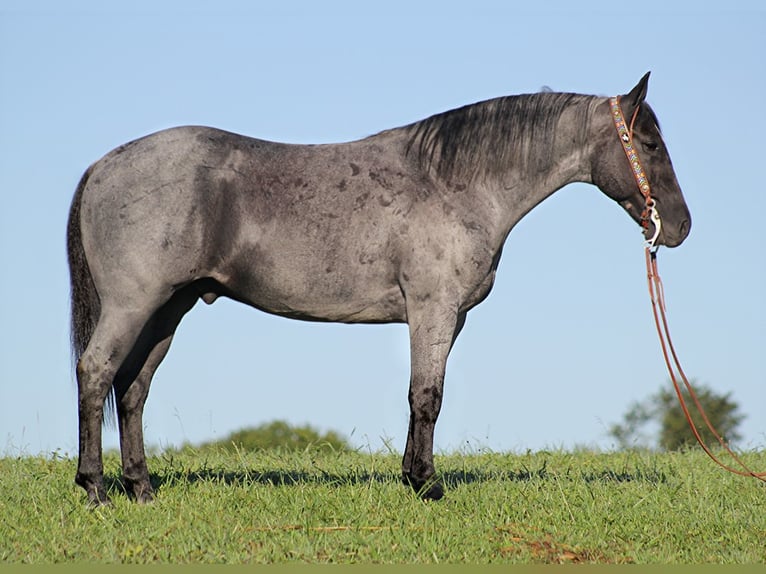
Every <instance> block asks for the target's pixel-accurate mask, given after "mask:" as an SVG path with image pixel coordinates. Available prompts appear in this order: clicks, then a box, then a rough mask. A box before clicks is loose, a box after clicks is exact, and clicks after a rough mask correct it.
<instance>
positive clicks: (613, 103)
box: [609, 96, 766, 482]
mask: <svg viewBox="0 0 766 574" xmlns="http://www.w3.org/2000/svg"><path fill="white" fill-rule="evenodd" d="M609 105H610V107H611V110H612V119H613V120H614V126H615V128H617V135H618V136H619V138H620V143H621V144H622V149H623V150H624V151H625V155H626V156H627V158H628V162H630V167H631V171H632V172H633V177H634V178H635V180H636V184H637V185H638V189H639V191H640V192H641V195H643V196H644V211H643V212H642V213H641V226H642V227H643V228H644V229H648V227H649V222H650V221H651V222H652V223H653V224H654V235H652V237H651V238H650V239H648V240H647V241H646V243H645V249H644V251H645V252H646V272H647V282H648V286H649V297H650V298H651V301H652V313H653V314H654V323H655V326H656V327H657V334H658V335H659V338H660V346H661V347H662V354H663V357H664V359H665V365H666V366H667V368H668V373H670V380H671V381H672V382H673V388H674V389H675V391H676V397H677V398H678V402H679V403H680V405H681V410H682V411H683V413H684V416H685V417H686V422H687V423H688V424H689V427H690V428H691V430H692V433H693V434H694V438H695V439H696V440H697V443H699V445H700V446H701V447H702V449H703V450H704V451H705V453H707V455H708V456H709V457H710V458H711V459H713V461H715V463H716V464H718V465H719V466H721V467H723V468H724V469H726V470H728V471H729V472H733V473H734V474H739V475H741V476H752V477H753V478H757V479H758V480H761V481H763V482H766V472H754V471H753V470H751V469H750V468H749V467H748V466H747V465H746V464H745V463H744V461H742V459H741V458H740V457H739V456H738V455H737V454H736V453H735V452H734V451H733V450H731V448H730V447H729V445H728V444H727V443H726V441H725V440H724V438H723V437H722V436H721V435H720V434H719V433H718V431H716V430H715V428H714V427H713V425H712V424H711V422H710V419H709V418H708V416H707V415H706V414H705V411H704V409H703V408H702V405H701V403H700V401H699V399H698V398H697V394H696V393H695V392H694V389H693V388H692V386H691V384H690V383H689V379H688V378H687V377H686V374H685V373H684V371H683V369H682V368H681V363H680V361H679V360H678V356H677V355H676V350H675V349H674V348H673V341H672V340H671V338H670V330H669V329H668V320H667V317H666V316H665V291H664V289H663V286H662V279H660V274H659V270H658V269H657V249H658V247H659V246H658V245H656V243H657V238H658V237H659V235H660V226H661V224H662V223H661V220H660V214H659V213H658V212H657V202H656V201H655V200H654V198H652V190H651V187H650V185H649V180H648V179H647V177H646V173H644V168H643V167H641V160H640V159H639V157H638V151H637V150H636V148H635V147H634V146H633V124H634V123H635V121H636V117H637V116H638V107H636V111H634V112H633V117H632V118H631V120H630V126H628V125H627V124H626V122H625V118H624V116H623V115H622V109H621V108H620V98H619V96H616V97H613V98H610V100H609ZM671 357H672V363H671ZM673 364H674V365H675V369H674V368H673ZM676 370H677V371H678V378H680V379H681V380H682V382H683V385H684V387H685V388H686V390H687V391H688V393H689V396H690V397H691V399H692V402H693V404H694V407H695V408H696V409H697V412H699V414H700V416H701V418H702V420H703V421H704V423H705V426H707V428H708V430H709V431H710V432H711V434H712V435H713V436H714V437H715V439H716V440H717V441H718V443H719V444H720V445H721V447H723V449H724V450H725V451H726V453H727V454H728V455H729V456H731V458H732V459H733V460H734V461H735V462H736V463H737V465H739V466H740V467H741V468H735V467H732V466H730V465H727V464H725V463H724V462H722V461H721V460H720V459H719V458H718V457H717V456H716V455H715V454H714V453H713V452H712V450H711V449H710V447H708V445H707V444H705V441H704V439H703V438H702V436H701V435H700V432H699V430H698V429H697V425H696V424H695V423H694V421H693V420H692V417H691V413H690V412H689V407H688V406H687V404H686V400H685V399H684V397H683V394H682V391H681V385H680V384H679V383H678V380H677V378H676V373H675V371H676Z"/></svg>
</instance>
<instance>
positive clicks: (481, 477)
mask: <svg viewBox="0 0 766 574" xmlns="http://www.w3.org/2000/svg"><path fill="white" fill-rule="evenodd" d="M438 476H439V478H440V479H441V481H442V483H443V484H444V486H445V487H446V488H448V489H451V490H452V489H456V488H458V487H460V486H464V485H470V484H476V483H487V482H498V481H500V482H510V483H524V482H533V481H539V482H553V481H557V480H566V481H577V480H579V481H582V482H585V483H594V482H601V483H604V482H606V483H609V482H611V483H628V482H644V483H649V484H659V483H665V482H667V475H666V474H665V472H663V471H659V470H656V469H650V470H644V469H640V468H636V469H634V470H632V471H629V470H627V469H622V470H613V469H608V468H607V469H604V470H601V471H588V472H572V471H567V472H565V473H563V474H562V473H555V472H553V473H552V472H549V471H548V470H547V467H546V465H545V464H543V466H542V467H540V468H539V469H536V470H530V469H527V468H522V469H519V470H505V471H497V470H489V471H485V470H480V469H470V470H466V469H461V470H445V471H443V472H441V473H439V474H438ZM149 477H150V482H151V484H152V487H153V488H154V490H155V491H156V492H160V491H161V490H162V489H163V488H166V487H170V486H172V485H177V484H187V485H193V484H196V483H202V482H214V483H221V484H224V485H226V486H250V485H267V486H272V487H275V488H280V487H293V486H300V485H310V484H323V485H335V486H349V485H350V486H354V485H359V484H371V483H378V484H390V483H398V484H401V483H402V475H401V474H399V473H397V472H393V471H388V472H386V471H370V472H367V471H361V472H360V471H358V470H349V471H348V472H342V473H337V472H326V471H322V470H312V471H306V470H266V471H258V470H248V469H241V470H235V471H231V470H223V469H216V468H201V469H197V470H175V469H172V470H166V471H163V472H152V473H150V475H149ZM105 482H106V486H107V489H108V490H110V491H116V492H122V493H123V494H127V489H126V488H125V485H124V482H123V480H122V477H121V476H120V475H117V474H108V475H106V476H105Z"/></svg>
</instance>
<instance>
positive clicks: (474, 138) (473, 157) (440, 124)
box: [406, 92, 593, 180]
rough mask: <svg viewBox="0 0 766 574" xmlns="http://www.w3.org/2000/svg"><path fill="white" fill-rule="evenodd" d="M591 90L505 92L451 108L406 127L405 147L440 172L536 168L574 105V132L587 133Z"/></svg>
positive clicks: (463, 174)
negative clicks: (565, 115) (533, 92)
mask: <svg viewBox="0 0 766 574" xmlns="http://www.w3.org/2000/svg"><path fill="white" fill-rule="evenodd" d="M592 100H593V97H592V96H584V95H580V94H568V93H551V92H544V93H538V94H524V95H519V96H506V97H501V98H495V99H491V100H486V101H483V102H479V103H476V104H471V105H467V106H464V107H461V108H457V109H454V110H450V111H447V112H444V113H441V114H437V115H434V116H431V117H429V118H426V119H425V120H422V121H419V122H416V123H414V124H411V125H409V126H407V127H406V129H408V130H409V132H410V140H409V144H408V148H407V153H408V154H410V153H414V154H415V156H416V158H417V161H418V162H419V163H420V165H421V167H423V168H424V169H433V170H434V171H435V172H436V173H437V174H438V175H439V176H440V177H442V178H444V179H447V180H450V179H453V178H461V179H462V178H465V179H469V180H470V179H473V178H475V177H477V176H478V177H481V176H484V177H486V176H492V175H497V174H499V173H501V172H503V171H506V170H507V169H508V166H509V165H514V164H515V165H519V166H520V167H522V169H533V170H534V171H537V172H540V171H544V170H546V169H548V168H549V167H550V164H551V161H552V155H551V153H552V151H553V143H554V140H555V137H556V126H557V124H558V122H559V119H560V118H561V115H562V114H563V113H564V111H565V110H567V109H569V108H571V107H575V108H576V111H575V121H576V122H577V123H578V124H579V126H580V127H579V129H578V130H577V133H578V134H581V135H582V137H583V141H581V142H577V143H578V144H582V143H584V137H585V134H586V133H587V122H588V117H589V113H588V112H589V106H588V103H589V102H591V101H592Z"/></svg>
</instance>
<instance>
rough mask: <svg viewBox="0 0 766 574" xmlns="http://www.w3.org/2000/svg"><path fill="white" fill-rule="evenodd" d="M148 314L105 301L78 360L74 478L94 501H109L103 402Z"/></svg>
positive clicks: (107, 502)
mask: <svg viewBox="0 0 766 574" xmlns="http://www.w3.org/2000/svg"><path fill="white" fill-rule="evenodd" d="M149 315H150V313H146V312H140V311H135V310H132V311H128V310H124V309H120V308H116V307H114V306H111V307H110V306H107V305H105V306H104V307H103V308H102V310H101V316H100V317H99V320H98V324H97V325H96V328H95V330H94V331H93V335H92V336H91V339H90V341H89V343H88V347H87V348H86V349H85V352H84V353H83V354H82V356H81V357H80V360H79V361H78V363H77V391H78V411H79V421H80V438H79V459H78V464H77V474H76V475H75V482H76V483H77V484H79V485H80V486H81V487H83V488H84V489H85V491H86V492H87V493H88V500H89V502H90V503H91V504H94V505H101V504H109V502H110V501H109V497H108V496H107V494H106V489H105V488H104V466H103V461H102V456H101V455H102V451H101V425H102V421H103V413H104V402H105V400H106V397H107V395H108V394H109V390H110V389H111V388H112V385H113V384H114V381H115V377H116V376H117V373H118V371H119V370H120V369H121V367H122V366H123V363H124V362H125V360H126V358H127V357H128V355H129V354H130V352H131V350H132V348H133V346H134V344H135V341H136V340H137V339H138V336H139V333H140V332H141V330H142V329H143V328H144V326H145V324H146V321H147V319H148V317H149Z"/></svg>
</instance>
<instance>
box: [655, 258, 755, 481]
mask: <svg viewBox="0 0 766 574" xmlns="http://www.w3.org/2000/svg"><path fill="white" fill-rule="evenodd" d="M645 251H646V278H647V282H648V284H649V296H650V297H651V300H652V313H653V314H654V323H655V325H656V326H657V335H658V336H659V338H660V345H661V346H662V355H663V357H665V365H667V367H668V373H670V380H671V381H673V387H674V388H675V390H676V396H677V397H678V402H679V403H680V404H681V409H682V410H683V412H684V416H685V417H686V422H688V423H689V428H691V429H692V432H693V433H694V438H695V439H697V442H698V443H699V445H700V446H701V447H702V449H703V450H704V451H705V452H706V453H707V455H708V456H709V457H710V458H711V459H713V461H715V463H716V464H718V465H719V466H721V467H723V468H725V469H726V470H728V471H729V472H733V473H734V474H739V475H741V476H752V477H755V478H757V479H758V480H762V481H763V482H766V472H753V471H752V470H750V468H748V466H747V465H746V464H745V463H744V462H743V461H742V459H741V458H740V457H739V456H738V455H737V454H736V453H735V452H734V451H733V450H732V449H731V448H730V447H729V445H728V444H727V443H726V441H725V440H724V439H723V438H722V437H721V435H720V434H719V433H718V431H716V430H715V428H714V427H713V425H712V424H711V422H710V419H708V417H707V414H705V410H704V409H703V408H702V404H700V401H699V399H698V398H697V394H696V393H695V392H694V389H693V388H692V386H691V384H690V383H689V379H687V378H686V374H685V373H684V371H683V369H682V368H681V363H680V362H679V360H678V355H676V350H675V348H674V347H673V341H672V340H671V338H670V331H669V330H668V320H667V317H666V315H665V292H664V290H663V288H662V279H660V274H659V271H658V270H657V253H656V252H655V251H652V249H651V248H650V247H648V246H647V247H646V249H645ZM671 357H672V358H673V363H674V364H675V366H676V369H677V370H678V375H679V377H680V379H681V380H682V381H683V384H684V386H685V387H686V390H687V391H688V392H689V396H690V397H691V399H692V402H693V403H694V406H695V408H696V409H697V412H698V413H699V414H700V416H701V417H702V420H703V421H704V422H705V426H707V428H708V430H709V431H710V432H711V433H712V435H713V436H714V437H715V438H716V440H717V441H718V442H719V443H720V445H721V446H722V447H723V448H724V449H725V450H726V452H727V453H728V454H729V456H731V458H732V459H734V461H736V463H737V464H738V465H739V466H740V467H741V469H739V468H732V467H731V466H729V465H727V464H725V463H723V462H721V460H720V459H719V458H718V457H717V456H716V455H715V454H713V452H712V451H711V450H710V447H708V446H707V444H705V441H704V439H703V438H702V436H701V435H700V432H699V430H697V425H696V424H694V420H693V419H692V417H691V414H690V413H689V407H688V406H687V405H686V400H685V399H684V396H683V394H682V392H681V385H679V383H678V379H677V378H676V374H675V371H674V369H673V364H671V362H670V358H671Z"/></svg>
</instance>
